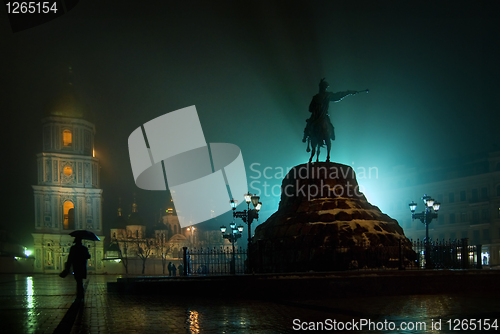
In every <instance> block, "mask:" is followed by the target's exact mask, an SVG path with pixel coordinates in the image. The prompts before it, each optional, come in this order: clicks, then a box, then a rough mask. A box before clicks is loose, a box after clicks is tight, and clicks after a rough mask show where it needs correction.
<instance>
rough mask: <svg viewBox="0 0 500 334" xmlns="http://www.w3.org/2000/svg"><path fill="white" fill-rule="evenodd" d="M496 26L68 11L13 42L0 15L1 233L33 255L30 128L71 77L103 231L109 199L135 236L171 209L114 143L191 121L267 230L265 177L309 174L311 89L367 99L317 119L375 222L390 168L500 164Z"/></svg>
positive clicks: (438, 7) (362, 4)
mask: <svg viewBox="0 0 500 334" xmlns="http://www.w3.org/2000/svg"><path fill="white" fill-rule="evenodd" d="M498 14H499V11H498V5H497V4H496V3H494V2H493V1H474V2H452V3H450V2H445V1H437V2H434V3H432V4H430V3H427V2H408V1H405V2H402V1H377V2H372V1H354V2H349V3H344V2H340V1H314V2H304V1H294V2H287V5H286V6H283V5H282V4H280V3H279V2H275V1H248V2H237V3H235V2H227V3H224V2H222V1H216V2H204V1H190V2H173V1H147V2H132V1H119V2H117V1H112V2H109V1H106V2H91V1H80V2H79V4H78V5H77V6H76V7H75V8H74V9H72V10H71V11H69V12H68V13H67V14H65V15H63V16H61V17H60V18H58V19H55V20H53V21H50V22H48V23H46V24H43V25H40V26H37V27H34V28H31V29H27V30H23V31H20V32H17V33H13V32H12V31H11V29H10V26H9V22H8V19H7V16H6V13H5V8H3V7H2V9H1V10H0V22H1V24H0V45H1V50H2V52H1V55H0V59H1V62H0V73H1V75H0V87H1V92H2V93H1V98H0V110H2V114H3V115H4V123H3V125H4V131H2V134H3V142H4V143H5V145H4V149H6V152H7V156H6V157H5V158H4V159H2V161H3V162H4V164H3V166H2V172H3V175H4V182H2V189H4V192H5V193H6V196H4V198H6V200H7V201H4V208H5V212H7V215H6V217H5V218H4V221H3V223H2V228H4V229H7V230H10V231H13V232H14V233H15V235H16V236H17V237H18V238H19V239H21V241H22V242H23V243H24V244H26V245H29V244H31V243H32V242H33V241H32V238H31V235H30V233H31V232H32V231H33V230H34V224H33V222H34V204H33V190H32V188H31V186H32V185H34V184H36V182H37V171H36V154H37V153H40V152H42V145H41V139H42V129H41V119H42V118H43V116H44V108H45V106H46V104H47V103H48V102H50V101H51V100H52V99H53V98H54V97H55V96H56V95H57V94H58V93H59V92H60V91H61V90H62V89H63V87H64V85H66V84H67V78H68V76H67V73H68V67H69V66H71V67H72V71H73V75H72V82H73V85H74V87H75V91H76V92H77V93H78V95H79V97H80V99H81V100H82V101H84V102H85V104H86V105H87V106H88V108H89V111H88V120H89V121H91V122H93V123H94V124H95V126H96V143H95V152H96V157H97V158H99V160H100V164H101V184H100V188H101V189H103V225H104V231H108V230H109V228H110V227H111V225H112V224H113V221H114V219H115V215H116V209H117V206H118V198H119V197H121V201H122V206H123V208H124V211H125V213H129V212H130V206H131V204H132V201H133V199H134V194H135V198H136V200H137V204H138V205H139V212H140V213H141V214H142V215H143V217H144V220H145V221H146V223H147V224H148V225H152V224H153V223H154V222H156V221H157V220H158V218H159V214H160V212H161V210H162V209H164V208H165V207H166V205H168V204H169V202H170V196H169V194H168V192H158V191H156V192H152V191H145V190H141V189H139V188H137V187H136V185H135V183H134V180H133V177H132V171H131V167H130V160H129V156H128V146H127V139H128V136H129V135H130V134H131V132H132V131H133V130H135V129H136V128H137V127H139V126H141V125H142V124H144V123H146V122H148V121H149V120H151V119H154V118H156V117H158V116H161V115H163V114H165V113H168V112H171V111H174V110H178V109H181V108H184V107H188V106H192V105H195V106H196V109H197V111H198V115H199V118H200V122H201V125H202V128H203V131H204V135H205V138H206V141H207V142H211V143H232V144H235V145H237V146H239V147H240V149H241V151H242V155H243V160H244V162H245V166H246V172H247V181H248V184H249V191H250V192H253V193H258V192H259V191H260V192H261V202H262V203H263V208H262V210H261V213H260V218H259V223H262V222H264V221H265V220H266V219H267V218H268V217H269V216H270V215H271V214H272V213H274V212H275V211H276V209H277V207H278V204H279V193H277V190H276V189H277V187H278V185H280V184H281V179H279V177H276V176H275V175H277V174H279V175H281V174H280V170H285V171H286V170H287V169H289V168H291V167H293V166H296V165H298V164H302V163H305V162H307V160H308V159H309V154H308V153H306V144H304V143H302V141H301V139H302V135H303V131H304V127H305V124H306V122H305V120H306V119H307V118H308V117H309V116H310V115H309V112H308V106H309V103H310V101H311V98H312V96H313V95H314V94H316V93H317V91H318V83H319V81H320V79H321V78H323V77H326V78H327V80H328V81H329V83H330V87H329V91H333V92H337V91H344V90H363V89H369V90H370V92H369V93H368V94H366V93H365V94H357V95H355V96H349V97H347V98H345V99H344V100H342V101H340V102H338V103H331V104H330V118H331V121H332V123H333V125H334V126H335V131H336V140H335V141H334V142H333V143H332V150H331V160H332V161H334V162H338V163H343V164H346V165H350V166H352V167H353V168H354V170H355V171H356V173H357V174H358V176H359V174H360V172H362V171H363V169H364V170H365V171H366V174H365V177H360V178H358V182H359V184H360V185H361V186H363V187H364V188H365V190H366V196H367V198H368V200H369V201H370V202H371V203H372V204H374V205H378V206H380V207H381V209H382V210H383V211H384V212H386V210H388V209H389V207H384V199H383V198H381V197H382V196H381V194H382V193H384V191H385V189H384V187H386V186H387V184H386V182H385V180H386V178H387V177H389V176H390V175H391V173H392V171H393V168H394V167H395V166H398V165H406V166H410V167H422V166H427V165H439V164H441V163H444V162H445V161H448V160H449V159H452V158H455V159H456V158H457V157H460V156H467V154H469V153H474V152H487V151H489V150H495V149H498V145H499V144H500V141H499V137H498V132H497V129H496V127H497V124H498V120H499V119H498V111H497V109H498V105H499V102H500V101H499V95H498V93H497V88H498V82H497V79H498V74H499V72H500V71H499V70H500V69H499V64H498V59H499V42H498V41H499V40H500V39H499V38H500V33H499V30H498V28H497V25H498ZM186 135H189V134H186ZM325 156H326V155H325V153H324V151H323V154H322V155H321V159H322V160H324V158H325ZM265 168H268V169H267V171H268V172H267V174H266V177H264V174H260V177H258V175H259V173H258V171H259V172H260V173H264V169H265ZM370 168H371V169H370ZM369 170H370V171H371V173H368V171H369ZM375 171H376V173H375ZM252 182H254V183H253V185H252V186H251V184H252ZM255 182H258V183H255ZM263 182H267V183H268V184H269V188H268V190H267V194H266V193H265V189H264V187H263ZM270 189H275V190H274V193H273V191H270ZM193 205H196V203H193ZM387 213H388V214H389V215H390V214H391V212H387ZM231 219H232V218H231V215H230V213H228V214H226V215H223V216H220V217H218V218H217V221H215V222H214V221H208V222H205V223H202V224H200V227H201V228H203V229H210V228H214V229H216V228H217V227H218V226H219V225H220V224H221V222H225V223H227V222H229V221H230V220H231ZM106 233H107V232H106Z"/></svg>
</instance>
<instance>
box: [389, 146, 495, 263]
mask: <svg viewBox="0 0 500 334" xmlns="http://www.w3.org/2000/svg"><path fill="white" fill-rule="evenodd" d="M388 183H389V184H388V186H389V190H388V191H387V192H386V193H385V194H384V197H385V198H387V199H389V201H390V202H391V204H390V207H389V208H388V210H387V212H388V213H389V214H390V215H391V216H392V217H393V218H395V219H397V220H398V221H399V223H400V225H401V226H402V227H403V229H404V232H405V235H406V236H407V237H408V238H412V239H413V240H417V239H420V240H423V239H424V238H425V225H424V224H423V223H422V222H421V221H420V220H412V219H411V212H410V210H409V206H408V204H409V203H411V202H412V201H414V202H416V203H417V204H418V207H417V210H416V211H415V212H416V213H418V212H422V211H423V210H424V204H423V201H422V200H421V198H422V197H423V195H424V194H427V195H429V196H431V197H432V198H434V199H435V200H436V201H437V202H440V203H441V207H440V209H439V211H438V217H437V218H436V219H434V220H433V221H432V222H431V224H430V225H429V238H430V239H431V240H434V241H442V240H445V241H449V240H452V241H453V240H461V239H464V238H467V239H468V243H469V244H471V245H481V247H482V252H481V253H482V254H481V257H482V258H481V261H482V263H483V264H484V265H489V266H498V265H500V152H498V151H497V152H488V153H482V154H474V155H470V156H464V157H461V158H457V159H453V160H450V161H447V162H445V163H443V164H441V165H440V166H438V167H430V166H429V167H426V168H407V167H404V166H399V167H396V168H394V171H393V175H392V176H391V177H389V178H388Z"/></svg>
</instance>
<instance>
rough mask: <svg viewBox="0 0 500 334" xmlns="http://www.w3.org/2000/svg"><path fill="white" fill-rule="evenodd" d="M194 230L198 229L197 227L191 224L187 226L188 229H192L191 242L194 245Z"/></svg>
mask: <svg viewBox="0 0 500 334" xmlns="http://www.w3.org/2000/svg"><path fill="white" fill-rule="evenodd" d="M194 230H196V227H194V226H190V227H188V228H187V231H188V232H189V231H191V243H192V244H193V245H194Z"/></svg>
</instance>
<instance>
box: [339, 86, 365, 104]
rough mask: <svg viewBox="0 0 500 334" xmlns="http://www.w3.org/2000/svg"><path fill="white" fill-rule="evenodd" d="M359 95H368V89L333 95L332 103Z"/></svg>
mask: <svg viewBox="0 0 500 334" xmlns="http://www.w3.org/2000/svg"><path fill="white" fill-rule="evenodd" d="M358 93H368V89H365V90H346V91H345V92H337V93H331V96H330V101H332V102H339V101H342V100H343V99H344V98H345V97H347V96H349V95H356V94H358Z"/></svg>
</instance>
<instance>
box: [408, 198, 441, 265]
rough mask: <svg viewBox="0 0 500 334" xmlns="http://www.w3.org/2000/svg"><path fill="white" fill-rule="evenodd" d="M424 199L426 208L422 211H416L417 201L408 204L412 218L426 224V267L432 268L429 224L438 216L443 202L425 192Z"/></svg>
mask: <svg viewBox="0 0 500 334" xmlns="http://www.w3.org/2000/svg"><path fill="white" fill-rule="evenodd" d="M422 201H423V202H424V206H425V209H424V211H422V212H420V213H415V210H416V209H417V203H415V202H413V201H411V203H410V204H408V206H409V207H410V211H411V219H412V220H415V219H418V220H420V221H421V222H422V224H424V225H425V240H424V244H425V246H426V247H425V263H426V265H425V267H426V268H432V264H431V259H430V251H429V224H430V223H431V222H432V220H433V219H434V218H437V217H438V214H437V212H438V211H439V208H440V207H441V203H439V202H436V201H435V200H434V199H433V198H432V197H431V196H428V195H427V194H424V197H422Z"/></svg>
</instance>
